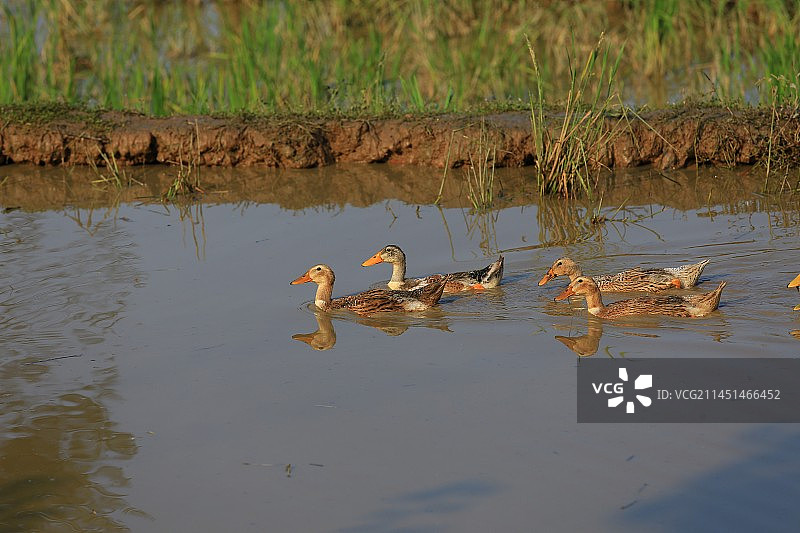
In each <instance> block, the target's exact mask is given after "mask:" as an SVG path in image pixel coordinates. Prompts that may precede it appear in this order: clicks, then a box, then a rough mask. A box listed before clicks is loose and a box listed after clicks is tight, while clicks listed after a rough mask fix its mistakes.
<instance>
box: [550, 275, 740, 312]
mask: <svg viewBox="0 0 800 533" xmlns="http://www.w3.org/2000/svg"><path fill="white" fill-rule="evenodd" d="M725 285H726V283H725V282H724V281H722V282H720V284H719V286H717V288H716V289H714V290H713V291H711V292H704V293H702V294H690V295H686V296H678V295H669V296H643V297H641V298H633V299H630V300H621V301H618V302H614V303H612V304H610V305H603V299H602V298H601V296H600V288H599V287H598V286H597V283H596V282H595V281H594V279H593V278H590V277H588V276H579V277H577V278H575V280H574V281H572V283H570V284H569V286H568V287H567V288H566V289H564V290H563V291H562V292H561V294H559V295H558V296H556V300H564V299H566V298H569V297H570V296H572V295H578V296H585V297H586V307H587V308H588V311H589V313H591V314H593V315H594V316H596V317H599V318H611V319H613V318H619V317H623V316H634V315H665V316H677V317H691V318H698V317H702V316H706V315H707V314H709V313H711V311H713V310H714V309H716V308H717V307H718V306H719V298H720V296H721V295H722V289H724V288H725Z"/></svg>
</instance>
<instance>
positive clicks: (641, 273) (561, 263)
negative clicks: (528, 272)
mask: <svg viewBox="0 0 800 533" xmlns="http://www.w3.org/2000/svg"><path fill="white" fill-rule="evenodd" d="M707 264H708V259H706V260H703V261H700V262H699V263H695V264H693V265H685V266H681V267H674V268H639V267H636V268H629V269H627V270H623V271H622V272H620V273H618V274H607V275H602V276H592V279H593V280H594V282H595V283H596V284H597V287H598V288H599V289H600V291H601V292H628V291H645V292H660V291H665V290H667V289H688V288H689V287H694V285H695V284H696V283H697V278H699V277H700V274H701V273H702V272H703V268H705V266H706V265H707ZM565 274H566V275H567V276H569V279H570V281H575V280H576V279H577V278H579V277H580V276H582V275H583V273H582V272H581V267H579V266H578V264H577V263H576V262H575V261H573V260H572V259H570V258H569V257H562V258H560V259H556V260H555V261H554V262H553V266H551V267H550V269H549V270H548V271H547V273H546V274H545V275H544V276H542V279H541V280H540V281H539V286H540V287H541V286H542V285H544V284H545V283H547V282H548V281H550V280H551V279H553V278H555V277H557V276H562V275H565Z"/></svg>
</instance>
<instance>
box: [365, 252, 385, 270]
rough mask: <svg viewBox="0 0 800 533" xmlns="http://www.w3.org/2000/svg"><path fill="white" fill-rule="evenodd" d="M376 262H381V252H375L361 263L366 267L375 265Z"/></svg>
mask: <svg viewBox="0 0 800 533" xmlns="http://www.w3.org/2000/svg"><path fill="white" fill-rule="evenodd" d="M378 263H383V258H381V253H380V252H378V253H377V254H375V255H373V256H372V257H370V258H369V259H367V260H366V261H364V262H363V263H361V266H362V267H368V266H372V265H377V264H378Z"/></svg>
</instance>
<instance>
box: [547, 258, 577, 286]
mask: <svg viewBox="0 0 800 533" xmlns="http://www.w3.org/2000/svg"><path fill="white" fill-rule="evenodd" d="M577 270H578V264H577V263H575V261H573V260H572V259H570V258H569V257H561V258H559V259H556V260H555V261H553V266H551V267H550V268H549V269H548V270H547V274H545V275H544V276H542V279H540V280H539V286H540V287H541V286H542V285H544V284H545V283H547V282H548V281H550V280H551V279H553V278H555V277H556V276H569V275H571V274H573V273H575V272H577Z"/></svg>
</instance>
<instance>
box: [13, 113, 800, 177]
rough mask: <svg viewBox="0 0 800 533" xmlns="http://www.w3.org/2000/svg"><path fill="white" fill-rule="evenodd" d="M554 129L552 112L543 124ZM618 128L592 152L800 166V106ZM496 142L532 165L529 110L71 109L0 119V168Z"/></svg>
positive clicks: (337, 158) (304, 158)
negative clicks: (232, 113)
mask: <svg viewBox="0 0 800 533" xmlns="http://www.w3.org/2000/svg"><path fill="white" fill-rule="evenodd" d="M550 124H551V128H552V129H553V131H554V132H555V130H556V128H557V127H558V117H557V116H556V115H554V116H553V117H552V118H551V121H550ZM605 126H606V128H607V129H608V130H609V131H611V130H615V131H618V132H619V133H618V135H616V136H615V138H614V140H613V142H612V143H610V144H609V146H608V148H607V149H606V150H605V151H602V153H600V154H598V155H597V157H598V161H597V163H599V164H600V165H603V166H606V167H609V168H628V167H635V166H640V165H647V164H652V165H654V166H656V167H657V168H661V169H666V168H681V167H685V166H687V165H689V164H692V163H694V162H700V163H714V164H721V165H726V166H733V165H737V164H753V163H756V162H759V161H762V160H766V159H767V157H768V154H769V155H771V157H772V158H773V160H775V159H777V160H778V161H780V162H781V164H789V165H798V164H800V114H798V113H797V112H796V111H794V110H783V111H781V110H778V111H777V112H776V113H775V115H774V116H773V111H772V110H770V109H746V110H729V109H726V108H719V107H680V108H672V109H667V110H660V111H653V112H649V113H644V114H642V115H641V118H637V117H635V116H631V115H628V116H626V117H608V118H606V121H605ZM482 131H485V132H487V135H488V139H489V140H488V142H489V143H491V144H492V145H496V146H497V149H498V150H497V154H498V155H497V164H498V166H507V167H519V166H524V165H528V164H531V163H532V162H533V161H534V157H535V156H534V144H533V139H532V136H531V128H530V117H529V115H528V114H527V113H525V112H508V113H500V114H493V115H487V116H484V117H476V116H452V115H446V116H436V117H407V118H396V119H381V120H341V119H337V120H321V119H297V120H287V119H278V118H274V119H271V118H270V119H267V118H249V117H234V118H214V117H207V116H180V117H170V118H151V117H146V116H141V115H137V114H134V113H120V112H102V113H98V112H82V111H72V112H70V113H67V114H66V115H65V116H49V117H48V118H47V119H46V120H39V119H37V118H36V117H26V116H18V115H16V114H13V113H4V116H0V164H8V163H34V164H38V165H85V164H91V163H95V164H98V165H100V164H102V157H101V154H102V153H105V154H109V155H111V154H113V155H114V157H115V158H116V160H117V162H118V163H119V164H124V165H140V164H151V163H170V162H173V163H174V162H178V161H184V162H193V163H195V164H199V165H203V166H253V165H255V166H267V167H277V168H311V167H318V166H323V165H330V164H334V163H352V162H356V163H379V162H380V163H393V164H412V165H425V166H433V167H440V168H441V167H444V166H445V164H450V165H451V166H459V165H461V164H463V163H464V162H466V161H468V159H469V154H470V152H474V151H475V147H476V143H477V142H478V139H479V138H480V135H481V132H482Z"/></svg>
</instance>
